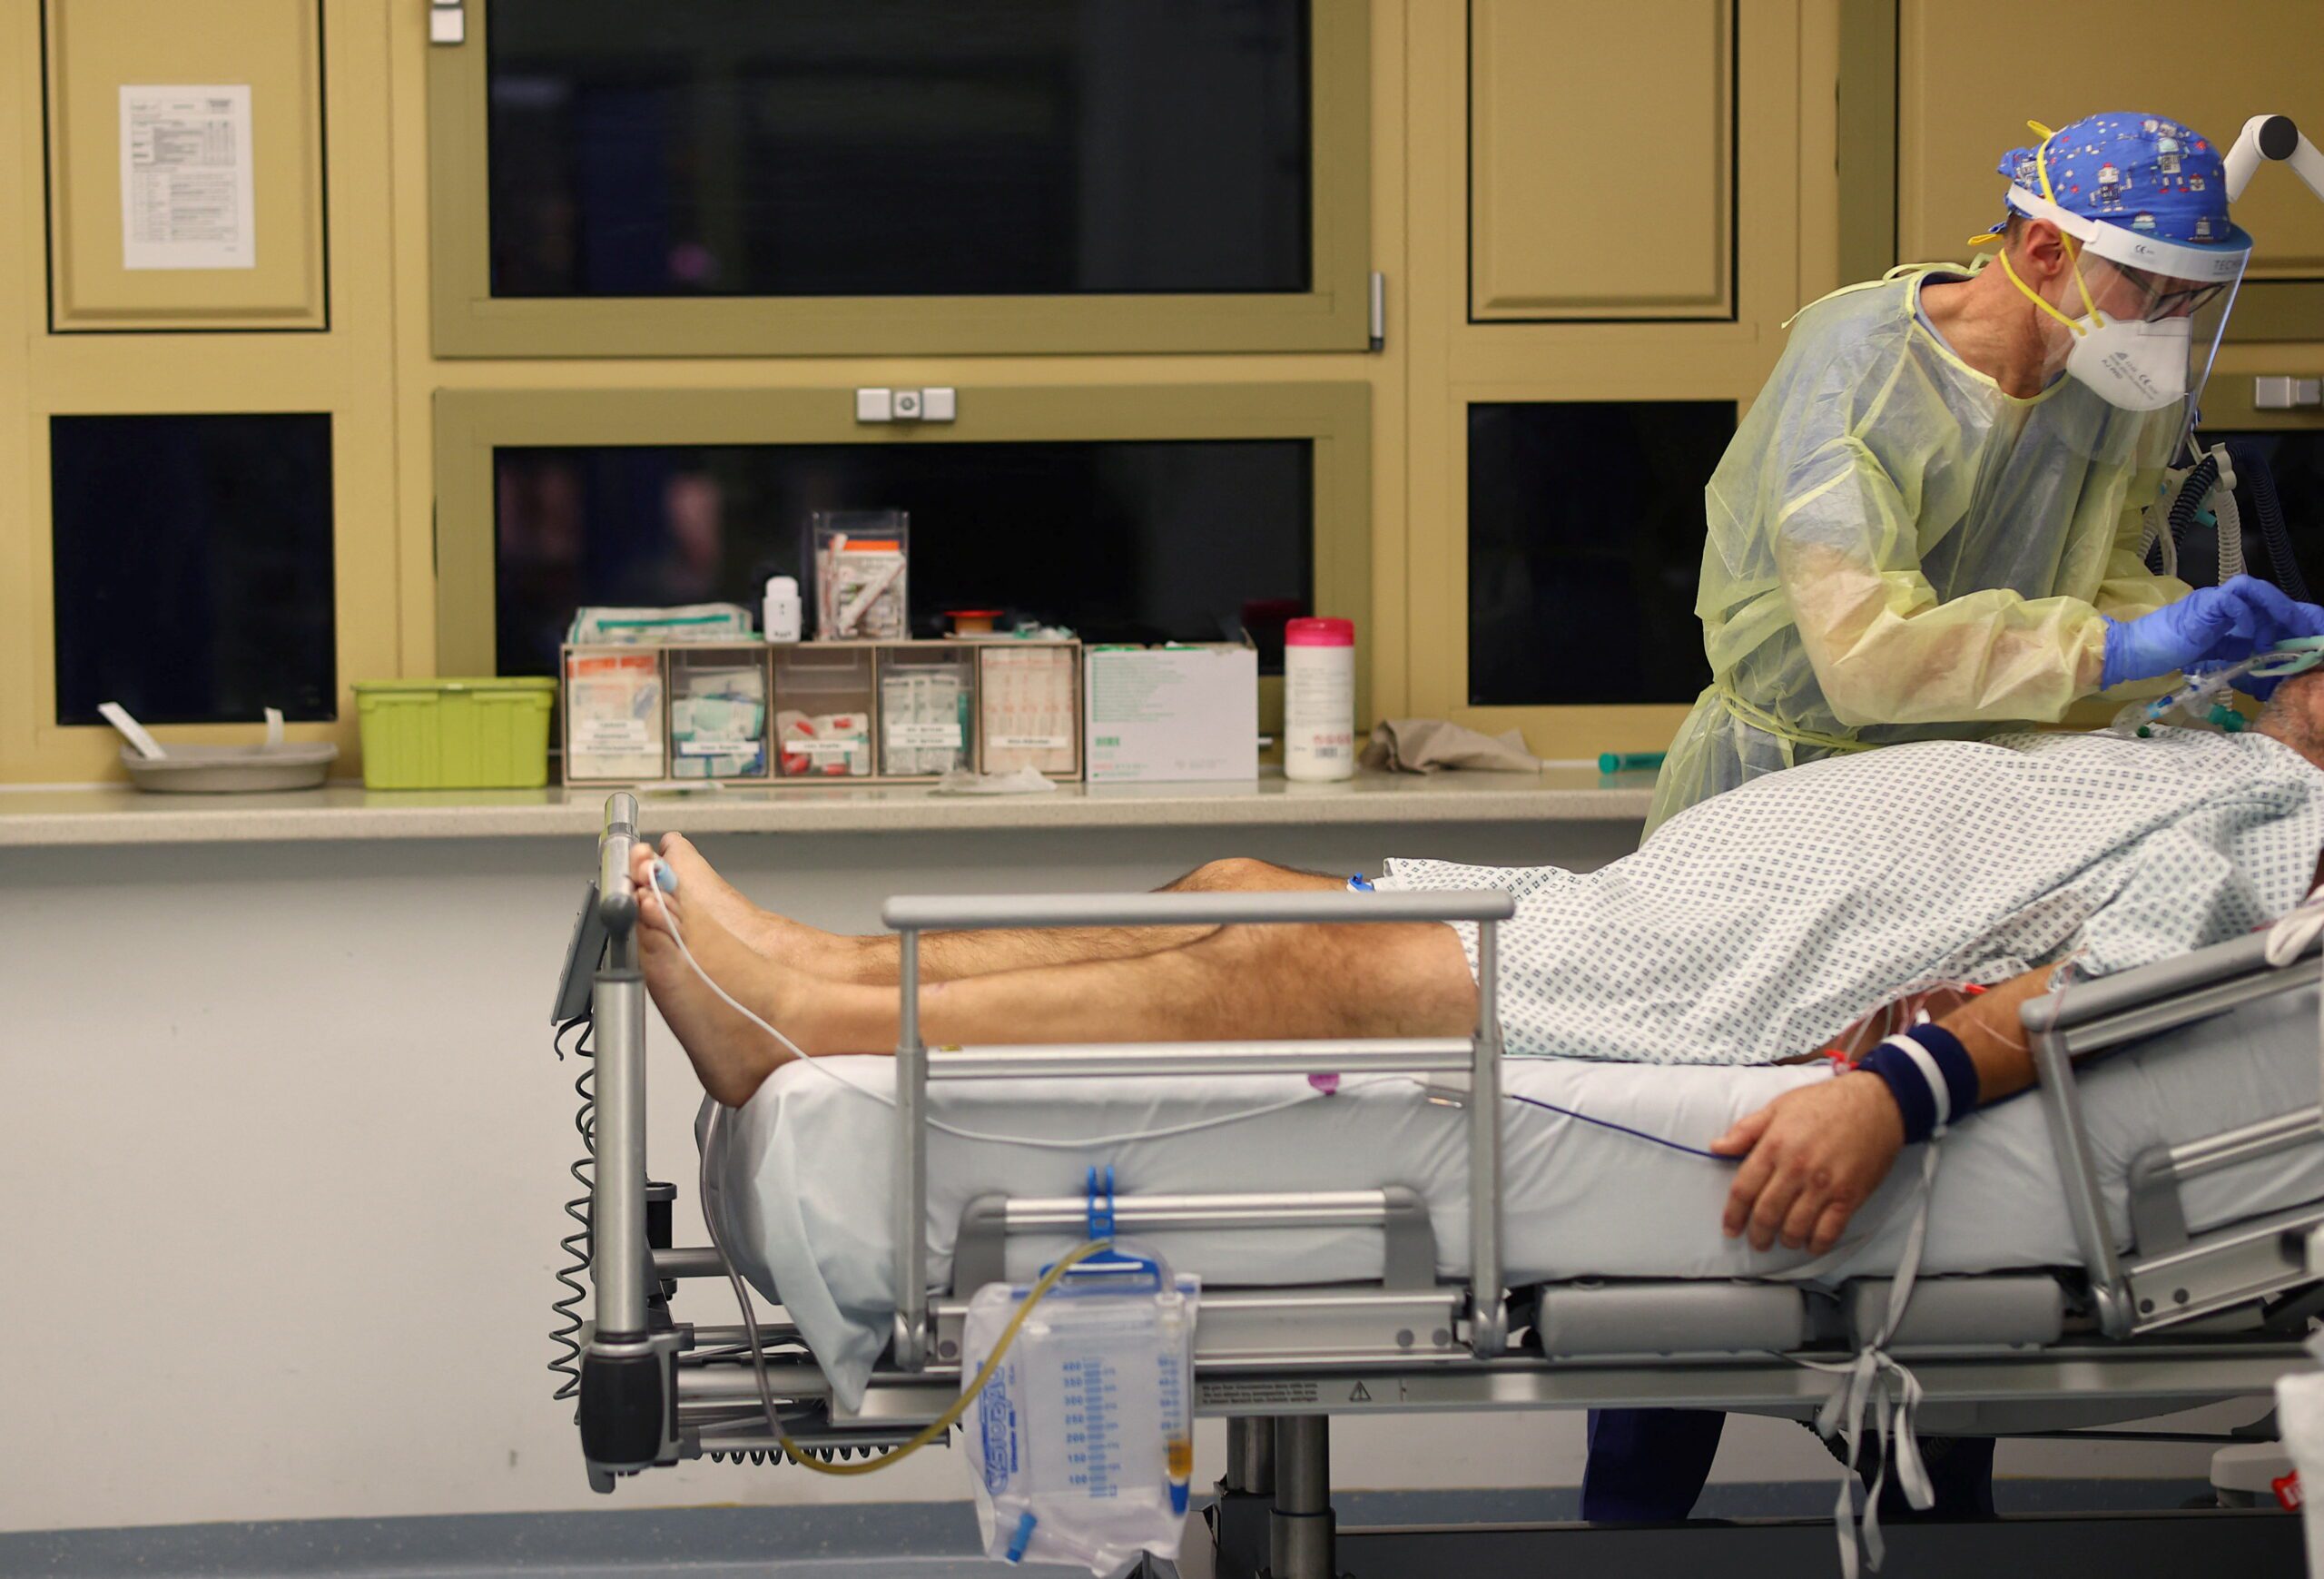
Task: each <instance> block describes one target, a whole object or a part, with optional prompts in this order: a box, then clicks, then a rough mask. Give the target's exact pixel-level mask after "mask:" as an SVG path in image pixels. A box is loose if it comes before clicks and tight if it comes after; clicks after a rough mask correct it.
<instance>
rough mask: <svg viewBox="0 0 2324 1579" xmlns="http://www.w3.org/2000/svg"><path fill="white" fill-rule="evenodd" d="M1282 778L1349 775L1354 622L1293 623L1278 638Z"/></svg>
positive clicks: (1352, 744) (1352, 763) (1351, 764)
mask: <svg viewBox="0 0 2324 1579" xmlns="http://www.w3.org/2000/svg"><path fill="white" fill-rule="evenodd" d="M1283 642H1284V648H1283V775H1284V777H1285V778H1293V779H1303V780H1310V781H1315V780H1329V779H1339V778H1346V777H1349V776H1350V775H1353V774H1354V772H1355V622H1354V620H1351V619H1295V620H1292V621H1291V622H1290V623H1288V624H1287V625H1285V627H1284V635H1283Z"/></svg>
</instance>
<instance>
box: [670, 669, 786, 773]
mask: <svg viewBox="0 0 2324 1579" xmlns="http://www.w3.org/2000/svg"><path fill="white" fill-rule="evenodd" d="M665 652H666V657H665V666H666V668H667V670H668V680H669V696H670V713H669V737H670V776H671V777H672V778H676V779H689V778H714V779H740V780H750V779H764V778H766V777H768V776H769V768H768V755H767V728H766V725H767V649H766V645H765V644H764V643H763V642H759V643H753V644H752V645H751V646H683V647H670V648H667V649H665Z"/></svg>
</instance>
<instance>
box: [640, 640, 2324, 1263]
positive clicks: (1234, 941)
mask: <svg viewBox="0 0 2324 1579" xmlns="http://www.w3.org/2000/svg"><path fill="white" fill-rule="evenodd" d="M2319 847H2324V670H2319V671H2315V672H2312V673H2310V674H2308V675H2303V676H2295V677H2294V678H2292V679H2290V680H2288V681H2286V682H2285V683H2284V684H2283V685H2282V686H2281V687H2280V689H2279V690H2278V691H2277V693H2276V696H2274V698H2273V699H2272V700H2271V701H2270V704H2269V706H2268V707H2267V709H2266V711H2265V713H2264V714H2263V715H2262V716H2261V718H2260V722H2259V723H2258V725H2256V726H2255V728H2254V730H2253V731H2252V732H2251V733H2249V734H2244V735H2210V734H2196V733H2189V732H2182V731H2163V732H2159V733H2158V735H2157V736H2156V737H2155V738H2153V739H2149V740H2135V739H2131V738H2127V737H2123V736H2118V735H2020V736H2012V737H2006V738H2004V739H2001V740H1996V741H1992V742H1964V741H1944V742H1928V743H1924V744H1920V745H1899V746H1892V747H1889V748H1887V749H1886V750H1883V751H1878V752H1874V753H1869V754H1866V755H1856V756H1845V757H1835V758H1829V759H1827V760H1824V761H1820V762H1817V763H1813V764H1810V765H1807V766H1804V767H1801V768H1797V769H1795V770H1793V771H1791V772H1787V773H1783V774H1777V775H1772V776H1770V777H1768V778H1765V779H1762V780H1759V781H1758V782H1756V783H1753V784H1750V785H1746V786H1744V787H1743V788H1740V789H1738V790H1734V791H1731V792H1729V793H1728V794H1723V795H1720V796H1718V797H1716V798H1715V799H1713V800H1710V801H1708V802H1705V803H1703V804H1700V805H1699V806H1696V807H1694V808H1692V809H1690V810H1689V811H1688V812H1686V813H1684V814H1681V815H1679V816H1678V817H1676V818H1674V819H1672V820H1671V821H1670V822H1669V824H1666V825H1665V826H1664V827H1663V828H1662V829H1661V830H1659V832H1658V833H1657V834H1656V835H1655V837H1654V838H1653V839H1652V840H1650V841H1649V843H1648V844H1646V845H1645V846H1644V847H1643V848H1641V849H1640V851H1638V852H1637V853H1636V854H1632V855H1630V856H1627V857H1625V858H1624V859H1622V860H1620V861H1617V862H1615V863H1613V864H1611V865H1609V866H1606V867H1604V868H1602V869H1600V870H1599V871H1596V872H1591V873H1572V872H1566V871H1562V870H1561V869H1558V868H1555V867H1531V868H1513V869H1496V868H1479V867H1467V866H1453V865H1448V864H1443V863H1435V862H1427V861H1401V860H1400V861H1392V862H1390V863H1389V864H1388V868H1387V871H1386V872H1385V873H1384V875H1383V876H1382V878H1381V879H1380V882H1379V886H1382V887H1409V888H1436V889H1462V888H1500V889H1506V890H1508V891H1510V892H1511V893H1512V894H1513V895H1514V896H1515V897H1516V900H1517V904H1518V909H1517V914H1516V917H1515V918H1514V919H1513V920H1512V921H1511V922H1508V923H1503V925H1502V931H1501V940H1502V942H1501V961H1502V964H1501V972H1502V974H1501V1004H1500V1007H1501V1012H1502V1022H1503V1027H1504V1031H1505V1034H1506V1036H1507V1041H1508V1048H1509V1051H1511V1053H1512V1054H1513V1055H1519V1056H1526V1055H1531V1056H1560V1057H1571V1058H1595V1059H1608V1060H1617V1061H1626V1062H1638V1063H1709V1064H1768V1063H1775V1062H1782V1061H1790V1060H1795V1059H1797V1058H1801V1057H1805V1056H1812V1055H1813V1054H1814V1052H1815V1050H1817V1048H1819V1047H1821V1046H1823V1045H1825V1043H1826V1042H1827V1041H1828V1040H1829V1038H1831V1037H1832V1036H1833V1035H1834V1034H1835V1033H1836V1032H1837V1031H1839V1030H1840V1029H1842V1028H1843V1027H1844V1026H1845V1025H1846V1024H1847V1022H1848V1021H1851V1020H1854V1019H1855V1018H1856V1017H1857V1016H1859V1015H1861V1014H1863V1013H1865V1012H1867V1011H1868V1010H1870V1009H1872V1008H1874V1007H1876V1006H1877V1005H1878V1004H1880V1003H1882V1002H1887V1001H1889V1000H1891V999H1893V998H1895V997H1897V996H1898V995H1900V994H1902V993H1904V992H1908V991H1911V990H1913V989H1914V988H1915V987H1917V986H1920V985H1923V984H1926V983H1931V982H1940V981H1966V982H1980V983H1989V984H1992V985H1993V986H1994V991H1992V992H1987V993H1986V994H1984V996H1982V997H1980V998H1977V999H1975V1000H1974V1001H1973V1002H1970V1003H1968V1004H1967V1005H1966V1006H1965V1007H1964V1008H1962V1009H1961V1010H1958V1011H1956V1012H1955V1013H1953V1014H1951V1015H1948V1016H1947V1017H1946V1018H1945V1021H1944V1024H1945V1028H1946V1029H1948V1030H1950V1031H1952V1032H1953V1033H1954V1036H1955V1039H1956V1040H1957V1042H1958V1044H1959V1047H1960V1049H1961V1050H1962V1051H1964V1052H1965V1055H1966V1057H1967V1059H1968V1061H1969V1062H1970V1063H1971V1064H1972V1065H1974V1074H1975V1088H1976V1090H1977V1092H1978V1095H1979V1098H1980V1100H1984V1101H1991V1100H1994V1099H1997V1098H1999V1097H2001V1096H2004V1095H2007V1094H2008V1093H2010V1092H2012V1091H2014V1090H2022V1089H2024V1087H2025V1086H2027V1085H2028V1084H2030V1083H2031V1082H2032V1080H2033V1069H2032V1063H2031V1060H2030V1057H2029V1056H2028V1054H2027V1051H2026V1050H2025V1047H2024V1043H2023V1041H2022V1038H2021V1036H2020V1033H2019V1031H2018V1024H2017V1008H2018V1006H2019V1005H2020V1004H2021V1003H2023V1002H2024V1001H2025V1000H2027V999H2028V998H2031V997H2033V996H2035V995H2037V994H2038V993H2040V992H2043V991H2044V990H2045V989H2046V988H2047V986H2048V985H2049V983H2050V982H2051V979H2052V977H2053V974H2055V973H2056V972H2059V971H2061V970H2062V971H2063V972H2067V973H2068V974H2069V975H2070V976H2075V977H2086V976H2093V975H2101V974H2105V973H2108V972H2114V971H2120V970H2125V969H2129V968H2131V967H2132V966H2136V965H2142V964H2146V963H2149V962H2152V961H2155V960H2160V959H2164V958H2168V957H2170V956H2171V955H2173V954H2177V953H2180V952H2185V951H2186V950H2188V949H2191V948H2196V947H2200V946H2201V945H2203V944H2206V943H2211V942H2219V941H2221V940H2223V939H2225V938H2229V937H2231V936H2234V935H2236V934H2238V933H2242V932H2245V931H2248V930H2250V928H2252V927H2255V926H2257V925H2259V924H2260V923H2263V922H2265V921H2267V920H2269V919H2270V918H2271V917H2273V916H2275V915H2278V914H2280V913H2282V912H2284V911H2285V910H2288V909H2290V907H2291V906H2292V905H2294V904H2296V903H2299V900H2300V898H2301V897H2302V896H2303V895H2304V894H2306V893H2308V892H2309V889H2310V887H2312V886H2313V885H2314V883H2315V882H2316V878H2317V855H2318V851H2319ZM663 854H664V855H665V858H666V859H667V860H668V861H669V863H670V864H671V866H672V868H673V869H674V870H675V873H676V874H677V876H678V879H679V883H678V889H677V893H676V894H675V896H668V897H665V896H660V895H655V896H652V897H648V898H646V899H645V900H644V901H643V902H642V903H641V916H642V920H643V923H644V927H643V956H644V962H645V975H646V980H647V983H648V985H649V987H650V989H651V990H652V992H653V995H654V999H655V1003H656V1004H657V1005H658V1006H659V1008H660V1009H661V1012H662V1014H663V1017H664V1018H665V1020H666V1021H668V1023H669V1025H670V1027H671V1029H672V1031H675V1033H676V1035H677V1037H678V1040H679V1041H680V1042H681V1043H683V1044H684V1048H685V1051H686V1053H687V1055H688V1057H689V1058H690V1059H691V1060H692V1061H693V1062H694V1069H695V1071H696V1072H697V1073H698V1074H699V1075H700V1076H701V1077H702V1081H703V1083H704V1087H705V1088H706V1089H707V1090H708V1091H709V1092H710V1094H711V1095H712V1096H713V1097H714V1098H715V1099H716V1100H719V1101H721V1102H724V1103H726V1104H728V1105H730V1106H739V1105H741V1104H742V1103H743V1102H744V1101H746V1100H748V1099H749V1098H750V1096H751V1094H752V1092H753V1091H754V1090H757V1088H758V1085H759V1083H760V1081H763V1079H764V1078H765V1077H766V1075H767V1074H768V1073H769V1072H770V1071H772V1070H773V1069H774V1068H775V1067H776V1065H777V1064H779V1063H780V1062H782V1061H783V1060H784V1059H785V1058H786V1057H787V1056H789V1055H788V1054H787V1053H786V1052H785V1051H783V1049H782V1048H781V1047H779V1046H778V1045H776V1044H775V1043H773V1041H772V1040H771V1039H770V1038H768V1037H767V1036H766V1034H765V1033H764V1032H763V1031H761V1030H759V1029H758V1028H756V1027H755V1026H753V1024H752V1023H751V1022H750V1021H748V1020H747V1019H745V1018H744V1017H743V1016H742V1015H741V1014H738V1013H736V1012H734V1009H733V1008H731V1007H730V1006H728V1005H727V1004H726V1003H725V1002H722V1001H721V1000H720V998H719V997H718V995H717V994H716V993H714V992H712V991H711V989H710V988H709V987H708V986H707V985H706V984H705V983H704V981H703V980H702V978H701V977H700V976H697V975H696V974H695V973H694V971H693V970H692V969H690V968H689V967H688V965H687V964H686V962H685V961H684V959H683V958H682V957H681V955H680V953H679V951H678V949H677V947H676V945H675V942H673V940H672V937H671V933H670V927H671V924H672V920H673V918H674V917H675V923H676V925H677V927H678V928H679V929H681V930H682V932H683V933H684V938H685V941H686V943H687V945H688V947H689V948H690V949H691V950H692V952H693V954H694V958H695V960H697V961H698V962H700V964H701V966H702V967H703V969H704V971H705V972H708V974H709V975H710V977H711V978H713V979H714V980H715V981H716V982H718V983H719V984H720V985H721V986H722V987H724V990H725V991H726V992H729V993H731V994H732V995H733V996H734V998H735V999H737V1000H738V1001H740V1002H743V1003H744V1004H747V1005H748V1006H749V1007H750V1008H751V1009H752V1010H753V1012H755V1013H757V1014H758V1015H760V1016H761V1017H763V1018H764V1019H765V1020H767V1021H770V1022H772V1023H773V1024H774V1025H776V1026H779V1027H781V1028H782V1029H783V1031H784V1032H785V1033H786V1034H787V1035H788V1036H789V1037H790V1038H791V1039H792V1040H793V1041H795V1042H796V1043H798V1044H799V1046H800V1047H802V1048H803V1049H804V1050H805V1051H807V1052H808V1053H809V1054H811V1055H813V1054H822V1053H838V1052H870V1051H882V1050H885V1049H888V1048H891V1047H892V1046H893V1045H894V1043H895V1040H896V1035H897V1025H896V1020H897V998H896V972H897V955H896V944H895V941H894V940H893V939H892V938H887V937H843V936H838V935H834V934H832V933H823V932H819V931H817V930H815V929H813V928H812V927H808V926H805V925H803V924H801V923H797V922H795V921H791V920H788V919H786V918H784V917H782V916H780V915H777V914H774V913H771V912H767V911H764V910H761V909H759V908H757V907H755V906H753V905H752V904H751V903H749V902H747V901H746V900H744V899H743V897H742V896H741V895H740V894H738V893H735V892H734V889H733V888H732V887H731V886H730V885H728V884H727V883H724V881H723V880H722V879H721V878H720V877H719V876H718V874H717V873H715V872H714V870H712V868H711V867H710V866H709V865H708V864H707V863H705V862H704V860H703V859H702V857H701V855H700V854H699V853H698V852H696V851H695V850H694V848H693V846H692V845H690V844H687V843H686V841H684V839H683V838H680V837H678V836H676V835H675V834H674V835H671V836H669V837H668V838H666V839H665V841H664V844H663ZM651 860H652V855H651V853H650V852H647V851H645V850H641V851H640V852H639V855H638V867H637V871H636V873H635V876H636V878H637V880H638V882H639V883H640V886H641V890H642V891H645V892H648V893H650V876H649V870H648V869H649V866H650V863H651ZM1344 883H1345V880H1344V879H1343V878H1340V877H1325V876H1318V875H1315V874H1312V873H1299V872H1292V871H1287V870H1285V869H1282V868H1279V867H1275V866H1270V865H1268V864H1265V863H1263V862H1257V861H1249V860H1227V861H1219V862H1214V863H1211V864H1208V865H1206V866H1204V867H1202V868H1200V869H1198V870H1197V871H1196V872H1194V873H1189V874H1188V875H1187V876H1186V877H1184V878H1181V879H1180V880H1179V881H1178V882H1177V883H1174V884H1172V885H1171V886H1172V887H1173V888H1175V889H1178V890H1182V891H1183V890H1196V891H1201V890H1223V889H1234V890H1254V889H1257V890H1284V889H1303V888H1316V889H1336V888H1340V887H1343V886H1344ZM1474 957H1475V940H1474V936H1473V929H1468V928H1455V927H1447V926H1443V925H1438V924H1434V923H1424V924H1416V925H1367V926H1340V927H1323V926H1303V927H1235V928H1218V929H1206V928H1148V929H1102V930H1092V931H1088V932H1070V931H1039V932H1025V933H1009V932H994V933H951V934H942V935H937V936H932V937H929V938H926V939H923V940H922V942H921V971H922V979H923V982H925V983H926V984H925V985H924V986H923V988H922V990H921V1034H922V1036H923V1037H924V1038H925V1039H926V1040H927V1041H931V1042H935V1043H940V1044H954V1043H958V1044H972V1043H989V1042H1000V1041H1009V1042H1028V1041H1057V1042H1073V1041H1147V1040H1172V1041H1192V1040H1203V1039H1214V1038H1249V1037H1267V1036H1281V1037H1328V1036H1393V1035H1413V1036H1443V1035H1460V1034H1462V1033H1464V1032H1465V1031H1467V1030H1468V1029H1469V1028H1470V1027H1471V1026H1472V1024H1473V1023H1474V1021H1475V1017H1476V981H1475V974H1474ZM1931 1078H1932V1080H1934V1078H1935V1077H1934V1075H1932V1077H1931ZM1896 1092H1897V1087H1896V1084H1895V1082H1894V1081H1884V1080H1883V1079H1882V1078H1881V1077H1880V1076H1878V1075H1876V1074H1872V1073H1863V1072H1858V1073H1849V1074H1846V1075H1843V1076H1841V1077H1840V1078H1838V1079H1836V1080H1832V1081H1824V1082H1819V1083H1817V1084H1816V1085H1813V1086H1808V1087H1805V1088H1801V1089H1799V1090H1794V1091H1792V1092H1790V1093H1788V1094H1787V1095H1786V1096H1784V1097H1783V1098H1781V1099H1779V1100H1777V1101H1775V1102H1773V1103H1770V1104H1769V1105H1768V1107H1766V1108H1763V1109H1761V1110H1759V1111H1758V1112H1756V1113H1754V1114H1752V1115H1750V1116H1749V1117H1747V1118H1746V1119H1744V1120H1742V1121H1741V1122H1740V1123H1738V1124H1737V1125H1736V1126H1735V1127H1734V1129H1733V1130H1730V1131H1728V1134H1727V1135H1725V1136H1723V1137H1721V1138H1720V1139H1719V1140H1718V1141H1717V1142H1716V1143H1715V1145H1714V1148H1713V1149H1714V1150H1718V1151H1720V1152H1722V1153H1724V1154H1726V1155H1730V1156H1736V1157H1740V1158H1742V1159H1743V1161H1742V1164H1741V1166H1740V1167H1738V1169H1737V1173H1736V1179H1735V1182H1734V1187H1733V1190H1732V1192H1731V1193H1730V1195H1729V1197H1728V1203H1727V1208H1726V1220H1725V1226H1726V1229H1727V1231H1728V1233H1730V1234H1745V1235H1748V1237H1749V1239H1750V1240H1751V1242H1752V1243H1753V1244H1754V1245H1755V1246H1756V1247H1758V1248H1767V1247H1768V1246H1769V1245H1770V1244H1772V1243H1774V1242H1776V1241H1777V1239H1780V1240H1781V1241H1782V1242H1783V1243H1784V1244H1786V1245H1787V1246H1791V1247H1793V1248H1802V1247H1805V1248H1811V1249H1814V1250H1817V1251H1820V1250H1822V1249H1824V1248H1827V1247H1828V1246H1829V1245H1831V1244H1832V1243H1834V1242H1836V1241H1837V1239H1838V1238H1839V1235H1840V1232H1841V1230H1842V1229H1844V1228H1845V1227H1846V1222H1847V1220H1848V1218H1849V1216H1850V1215H1851V1214H1852V1213H1853V1212H1854V1211H1855V1209H1856V1207H1857V1206H1859V1205H1860V1204H1861V1203H1862V1202H1863V1201H1864V1200H1865V1199H1866V1198H1867V1197H1868V1196H1869V1195H1870V1194H1871V1192H1872V1190H1873V1189H1875V1188H1876V1187H1877V1185H1878V1184H1879V1182H1880V1180H1881V1179H1883V1178H1884V1177H1885V1176H1886V1173H1887V1171H1888V1169H1889V1168H1890V1166H1891V1165H1892V1164H1893V1162H1894V1161H1895V1160H1896V1155H1897V1153H1898V1151H1899V1150H1901V1149H1902V1147H1903V1145H1904V1144H1905V1139H1906V1124H1907V1122H1908V1114H1907V1112H1906V1111H1905V1107H1906V1105H1907V1104H1905V1102H1904V1101H1903V1100H1902V1099H1900V1097H1899V1096H1898V1095H1897V1094H1896ZM1922 1121H1923V1122H1924V1123H1925V1115H1923V1118H1922Z"/></svg>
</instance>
